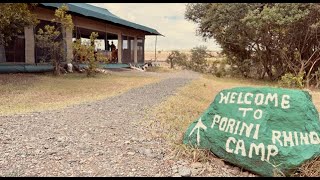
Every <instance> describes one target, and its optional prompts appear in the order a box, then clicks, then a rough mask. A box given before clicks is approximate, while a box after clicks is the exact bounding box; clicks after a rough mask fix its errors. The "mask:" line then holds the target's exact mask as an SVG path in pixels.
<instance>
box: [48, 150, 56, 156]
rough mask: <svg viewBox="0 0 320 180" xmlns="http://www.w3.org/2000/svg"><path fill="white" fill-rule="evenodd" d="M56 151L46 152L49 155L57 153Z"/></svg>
mask: <svg viewBox="0 0 320 180" xmlns="http://www.w3.org/2000/svg"><path fill="white" fill-rule="evenodd" d="M57 153H58V152H57V151H50V152H48V154H49V155H54V154H57Z"/></svg>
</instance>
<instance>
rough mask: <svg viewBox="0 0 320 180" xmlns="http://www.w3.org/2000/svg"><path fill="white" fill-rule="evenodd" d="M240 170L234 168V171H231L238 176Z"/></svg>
mask: <svg viewBox="0 0 320 180" xmlns="http://www.w3.org/2000/svg"><path fill="white" fill-rule="evenodd" d="M240 171H241V170H240V168H239V167H233V169H232V170H231V173H232V174H234V175H238V174H240Z"/></svg>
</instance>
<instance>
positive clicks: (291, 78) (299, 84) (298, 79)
mask: <svg viewBox="0 0 320 180" xmlns="http://www.w3.org/2000/svg"><path fill="white" fill-rule="evenodd" d="M303 76H304V74H303V73H300V74H298V75H297V76H295V75H294V74H292V73H286V74H285V75H284V76H282V77H281V80H280V81H279V84H280V85H281V86H283V87H288V88H303V87H304V81H303Z"/></svg>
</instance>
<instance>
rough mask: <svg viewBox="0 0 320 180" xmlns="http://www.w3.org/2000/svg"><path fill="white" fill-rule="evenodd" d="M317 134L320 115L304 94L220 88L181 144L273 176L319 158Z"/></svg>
mask: <svg viewBox="0 0 320 180" xmlns="http://www.w3.org/2000/svg"><path fill="white" fill-rule="evenodd" d="M319 134H320V121H319V114H318V111H317V110H316V108H315V106H314V105H313V103H312V100H311V96H310V94H309V93H308V92H306V91H300V90H291V89H282V88H281V89H280V88H251V87H239V88H233V89H227V90H223V91H221V92H219V93H218V94H217V96H216V97H215V99H214V101H213V102H212V104H211V105H210V106H209V108H208V109H207V110H206V111H205V112H204V113H203V114H202V115H201V116H200V118H199V119H197V120H196V121H195V122H193V123H192V124H191V125H190V126H189V128H188V129H187V131H186V133H185V136H184V139H183V142H184V143H185V144H189V145H192V146H198V147H201V148H206V149H210V150H211V151H212V152H213V153H214V154H216V155H217V156H219V157H220V158H222V159H224V160H226V161H228V162H230V163H233V164H236V165H239V166H242V167H243V168H245V169H248V170H251V171H253V172H256V173H258V174H260V175H263V176H273V175H275V173H279V172H282V173H284V174H286V175H287V174H289V173H291V172H292V171H294V170H295V168H297V167H298V166H300V165H301V164H302V163H303V162H305V161H306V160H309V159H312V158H314V157H316V156H319V155H320V138H319Z"/></svg>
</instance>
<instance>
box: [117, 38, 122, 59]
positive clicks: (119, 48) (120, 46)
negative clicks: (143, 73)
mask: <svg viewBox="0 0 320 180" xmlns="http://www.w3.org/2000/svg"><path fill="white" fill-rule="evenodd" d="M117 48H118V63H119V64H121V63H122V34H121V32H119V33H118V47H117Z"/></svg>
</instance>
